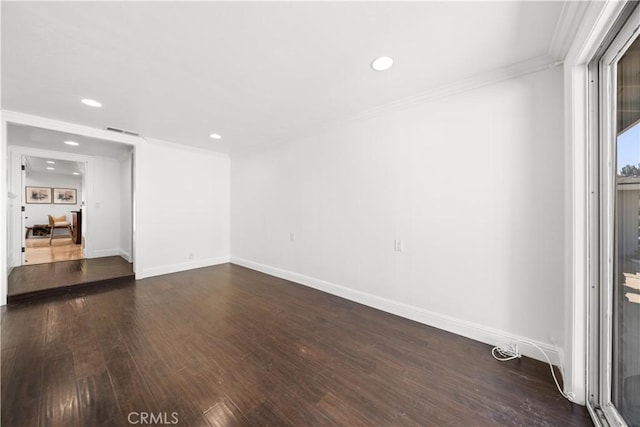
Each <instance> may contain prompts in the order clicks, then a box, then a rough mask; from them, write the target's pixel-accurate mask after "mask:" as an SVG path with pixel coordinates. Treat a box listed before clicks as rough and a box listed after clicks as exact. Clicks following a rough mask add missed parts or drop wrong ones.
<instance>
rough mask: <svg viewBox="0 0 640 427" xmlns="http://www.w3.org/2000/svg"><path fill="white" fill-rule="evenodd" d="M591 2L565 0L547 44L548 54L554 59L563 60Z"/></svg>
mask: <svg viewBox="0 0 640 427" xmlns="http://www.w3.org/2000/svg"><path fill="white" fill-rule="evenodd" d="M590 4H591V2H588V1H586V2H582V1H565V2H564V4H563V5H562V10H561V11H560V16H559V17H558V22H557V23H556V28H555V30H554V32H553V37H552V38H551V43H550V44H549V50H548V55H549V56H550V57H551V58H553V60H555V61H563V60H564V58H565V57H566V56H567V53H568V52H569V48H570V47H571V43H573V39H574V37H575V35H576V33H577V31H578V27H579V26H580V23H581V22H582V18H583V17H584V15H585V13H586V12H587V9H588V8H589V5H590Z"/></svg>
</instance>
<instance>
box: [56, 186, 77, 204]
mask: <svg viewBox="0 0 640 427" xmlns="http://www.w3.org/2000/svg"><path fill="white" fill-rule="evenodd" d="M53 203H55V204H63V205H75V204H77V202H76V190H75V189H74V188H54V189H53Z"/></svg>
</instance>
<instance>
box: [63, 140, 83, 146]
mask: <svg viewBox="0 0 640 427" xmlns="http://www.w3.org/2000/svg"><path fill="white" fill-rule="evenodd" d="M64 143H65V144H67V145H73V146H76V145H80V144H78V143H77V142H75V141H65V142H64Z"/></svg>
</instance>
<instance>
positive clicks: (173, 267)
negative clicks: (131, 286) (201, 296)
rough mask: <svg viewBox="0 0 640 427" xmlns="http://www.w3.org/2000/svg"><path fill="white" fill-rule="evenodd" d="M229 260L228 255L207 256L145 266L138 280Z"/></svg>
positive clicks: (138, 275)
mask: <svg viewBox="0 0 640 427" xmlns="http://www.w3.org/2000/svg"><path fill="white" fill-rule="evenodd" d="M227 262H229V257H228V256H221V257H216V258H205V259H199V260H193V261H187V262H181V263H178V264H169V265H161V266H158V267H151V268H144V269H143V270H142V271H141V272H140V273H139V274H138V273H137V272H136V280H137V279H144V278H147V277H153V276H160V275H162V274H170V273H177V272H179V271H185V270H193V269H194V268H201V267H210V266H212V265H218V264H225V263H227Z"/></svg>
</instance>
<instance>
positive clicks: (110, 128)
mask: <svg viewBox="0 0 640 427" xmlns="http://www.w3.org/2000/svg"><path fill="white" fill-rule="evenodd" d="M106 129H107V130H110V131H111V132H118V133H121V134H124V135H131V136H140V134H139V133H136V132H131V131H130V130H124V129H118V128H112V127H110V126H107V128H106Z"/></svg>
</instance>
